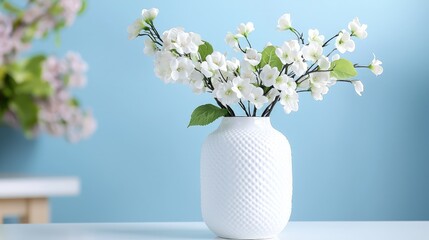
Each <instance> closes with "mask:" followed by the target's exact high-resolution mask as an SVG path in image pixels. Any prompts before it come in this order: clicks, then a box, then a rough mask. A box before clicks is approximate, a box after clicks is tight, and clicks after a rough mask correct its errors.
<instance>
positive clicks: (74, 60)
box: [65, 52, 88, 87]
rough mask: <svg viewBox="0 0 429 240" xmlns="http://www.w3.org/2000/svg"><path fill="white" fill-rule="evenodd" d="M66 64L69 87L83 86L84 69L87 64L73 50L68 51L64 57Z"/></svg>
mask: <svg viewBox="0 0 429 240" xmlns="http://www.w3.org/2000/svg"><path fill="white" fill-rule="evenodd" d="M65 61H66V64H67V66H68V69H67V70H68V73H69V81H68V86H70V87H83V86H85V84H86V71H87V70H88V65H87V64H86V62H85V61H84V60H83V59H82V57H81V56H80V55H79V54H78V53H75V52H68V53H67V55H66V57H65Z"/></svg>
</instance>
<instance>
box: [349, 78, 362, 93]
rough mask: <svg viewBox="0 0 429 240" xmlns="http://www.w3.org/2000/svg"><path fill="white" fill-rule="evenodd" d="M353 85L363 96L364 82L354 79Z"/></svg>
mask: <svg viewBox="0 0 429 240" xmlns="http://www.w3.org/2000/svg"><path fill="white" fill-rule="evenodd" d="M352 84H353V87H354V88H355V91H356V93H357V94H358V95H359V96H362V92H363V84H362V82H361V81H352Z"/></svg>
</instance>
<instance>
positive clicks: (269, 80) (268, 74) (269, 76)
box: [260, 64, 280, 87]
mask: <svg viewBox="0 0 429 240" xmlns="http://www.w3.org/2000/svg"><path fill="white" fill-rule="evenodd" d="M279 74H280V72H279V70H277V67H273V68H272V67H271V66H270V65H268V64H267V65H265V66H264V67H263V68H262V71H261V74H260V77H261V80H262V83H263V84H264V85H265V86H267V87H270V86H273V84H274V83H275V82H276V78H277V77H278V76H279Z"/></svg>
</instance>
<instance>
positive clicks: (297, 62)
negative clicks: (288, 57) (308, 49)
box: [290, 55, 308, 76]
mask: <svg viewBox="0 0 429 240" xmlns="http://www.w3.org/2000/svg"><path fill="white" fill-rule="evenodd" d="M307 68H308V65H307V63H306V62H304V60H303V59H302V58H301V56H298V55H297V56H296V57H295V59H294V62H293V64H292V65H291V66H290V70H291V71H292V72H294V73H295V74H296V75H297V76H300V75H302V74H304V73H305V72H306V71H307Z"/></svg>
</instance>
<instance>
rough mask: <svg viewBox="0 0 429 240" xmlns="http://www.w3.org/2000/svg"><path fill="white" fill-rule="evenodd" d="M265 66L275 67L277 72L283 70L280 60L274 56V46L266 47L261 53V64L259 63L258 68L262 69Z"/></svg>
mask: <svg viewBox="0 0 429 240" xmlns="http://www.w3.org/2000/svg"><path fill="white" fill-rule="evenodd" d="M267 64H268V65H270V66H271V67H276V68H277V70H279V71H280V70H281V69H282V68H283V63H282V61H280V58H279V57H277V55H276V47H275V46H267V47H266V48H265V49H264V50H263V51H262V58H261V63H259V66H260V68H263V67H264V66H265V65H267Z"/></svg>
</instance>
